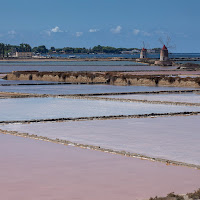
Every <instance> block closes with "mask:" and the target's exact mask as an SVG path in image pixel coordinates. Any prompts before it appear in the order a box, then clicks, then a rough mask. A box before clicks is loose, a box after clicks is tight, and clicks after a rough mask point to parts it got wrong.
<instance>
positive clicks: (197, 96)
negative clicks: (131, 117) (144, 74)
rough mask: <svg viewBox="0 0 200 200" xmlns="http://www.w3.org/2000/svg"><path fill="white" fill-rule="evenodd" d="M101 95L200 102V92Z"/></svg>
mask: <svg viewBox="0 0 200 200" xmlns="http://www.w3.org/2000/svg"><path fill="white" fill-rule="evenodd" d="M99 97H104V98H113V99H115V98H119V99H137V100H148V101H171V102H186V103H200V93H180V94H170V93H169V94H145V95H143V94H133V95H106V96H99Z"/></svg>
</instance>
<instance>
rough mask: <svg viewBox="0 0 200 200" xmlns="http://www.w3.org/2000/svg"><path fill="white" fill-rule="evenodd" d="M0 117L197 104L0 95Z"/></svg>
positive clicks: (139, 110) (134, 111)
mask: <svg viewBox="0 0 200 200" xmlns="http://www.w3.org/2000/svg"><path fill="white" fill-rule="evenodd" d="M0 110H1V112H0V121H10V120H32V119H55V118H68V117H73V118H76V117H93V116H111V115H138V114H151V113H169V112H192V111H200V107H195V106H176V105H170V106H169V105H163V104H147V103H135V102H114V101H104V100H85V99H68V98H12V99H0Z"/></svg>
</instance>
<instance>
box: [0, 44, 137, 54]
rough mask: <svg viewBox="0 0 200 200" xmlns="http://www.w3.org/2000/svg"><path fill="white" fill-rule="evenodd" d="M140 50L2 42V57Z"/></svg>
mask: <svg viewBox="0 0 200 200" xmlns="http://www.w3.org/2000/svg"><path fill="white" fill-rule="evenodd" d="M132 50H138V49H137V48H115V47H110V46H101V45H98V46H94V47H93V48H85V47H83V48H74V47H64V48H55V47H51V48H50V49H47V48H46V46H45V45H41V46H38V47H33V48H32V47H31V46H30V45H29V44H26V43H22V44H20V45H10V44H4V43H0V57H8V55H9V54H10V53H15V52H34V53H39V54H61V53H64V54H90V53H95V54H97V53H112V54H121V52H122V51H132Z"/></svg>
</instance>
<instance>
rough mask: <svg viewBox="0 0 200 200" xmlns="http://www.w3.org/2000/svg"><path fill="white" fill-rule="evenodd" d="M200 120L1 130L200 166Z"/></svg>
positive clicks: (124, 121) (87, 123) (127, 121)
mask: <svg viewBox="0 0 200 200" xmlns="http://www.w3.org/2000/svg"><path fill="white" fill-rule="evenodd" d="M199 120H200V116H179V117H158V118H134V119H121V120H94V121H70V122H57V123H50V122H49V123H32V124H9V125H1V126H0V129H5V130H11V131H19V132H22V133H29V134H37V135H39V136H46V137H49V138H52V139H55V138H59V139H64V140H69V141H72V142H77V143H81V144H90V145H96V146H101V147H103V148H109V149H114V150H123V151H128V152H132V153H140V154H144V155H147V156H151V157H157V158H165V159H169V160H175V161H181V162H186V163H190V164H196V165H200V159H199V158H200V145H199V141H200V134H199Z"/></svg>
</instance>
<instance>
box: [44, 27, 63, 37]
mask: <svg viewBox="0 0 200 200" xmlns="http://www.w3.org/2000/svg"><path fill="white" fill-rule="evenodd" d="M44 32H45V33H46V34H47V35H49V36H50V35H51V33H62V32H63V31H62V30H61V29H60V28H59V27H58V26H55V27H54V28H52V29H50V30H47V31H44Z"/></svg>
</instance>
